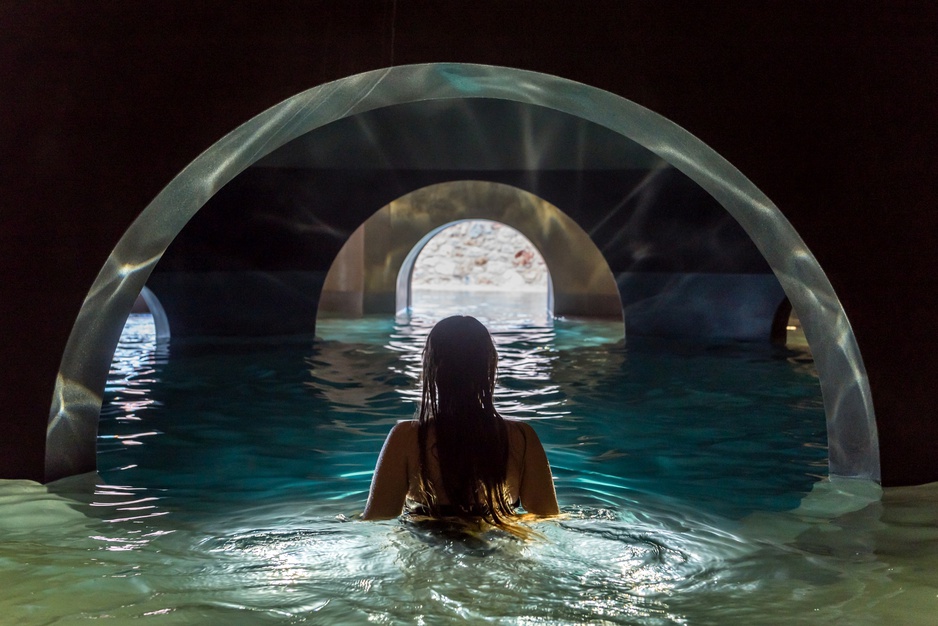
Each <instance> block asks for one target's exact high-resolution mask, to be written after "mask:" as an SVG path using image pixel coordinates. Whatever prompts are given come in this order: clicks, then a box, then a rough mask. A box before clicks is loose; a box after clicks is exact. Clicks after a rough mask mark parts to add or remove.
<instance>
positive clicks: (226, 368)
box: [0, 311, 938, 624]
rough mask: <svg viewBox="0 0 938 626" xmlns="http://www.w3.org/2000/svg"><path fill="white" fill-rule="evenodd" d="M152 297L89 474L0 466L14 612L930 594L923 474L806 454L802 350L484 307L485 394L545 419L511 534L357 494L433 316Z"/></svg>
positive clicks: (357, 612)
mask: <svg viewBox="0 0 938 626" xmlns="http://www.w3.org/2000/svg"><path fill="white" fill-rule="evenodd" d="M483 312H484V311H483ZM140 321H141V320H140V319H131V320H130V322H129V325H128V327H127V329H126V334H125V341H124V342H122V344H121V347H120V348H119V351H118V354H117V355H116V359H115V363H114V369H113V371H112V374H111V377H110V382H109V385H108V390H107V400H106V404H105V409H104V413H103V415H102V420H101V430H100V443H99V475H95V474H90V475H85V476H80V477H75V478H72V479H67V480H65V481H60V482H58V483H55V484H53V485H51V486H50V487H48V488H47V487H44V486H42V485H38V484H36V483H30V482H28V481H0V538H2V541H0V588H3V589H4V594H3V596H2V599H0V610H2V614H3V615H4V616H6V618H5V619H7V620H9V623H24V624H51V623H55V624H78V623H86V622H87V621H88V620H92V619H93V620H98V619H103V620H105V621H106V623H125V622H131V621H134V622H136V621H143V622H144V623H154V624H157V623H158V624H258V623H284V624H298V623H327V624H364V623H379V624H414V623H424V624H439V623H448V622H453V621H456V620H461V621H467V622H469V623H498V624H582V623H610V624H635V623H638V624H735V623H744V624H753V623H764V624H780V623H850V624H876V623H883V622H887V621H888V622H889V623H909V624H914V623H929V622H928V619H929V618H930V617H931V616H932V615H933V611H934V610H935V609H936V608H938V599H936V596H938V590H936V588H938V575H936V573H935V572H936V570H938V568H936V567H935V566H936V565H938V530H936V528H935V526H934V520H935V516H936V513H938V490H936V489H935V488H934V486H926V487H921V488H915V489H905V490H902V489H897V490H889V491H887V492H886V494H885V496H884V497H883V498H882V500H880V498H879V496H880V490H879V488H878V487H877V486H876V485H874V484H871V483H863V482H859V481H836V482H828V481H825V480H821V479H822V478H823V477H824V476H825V475H826V459H825V443H824V442H825V437H824V414H823V410H822V407H821V401H820V391H819V388H818V383H817V380H816V378H815V375H814V371H813V368H812V364H811V361H810V358H809V356H808V355H806V354H804V353H798V352H790V351H785V350H781V349H776V348H771V347H766V346H745V345H724V346H709V347H705V346H688V345H680V344H663V343H660V342H652V341H639V340H631V341H630V342H629V344H628V346H627V347H626V346H624V345H623V344H622V343H620V342H617V340H616V338H617V337H618V336H620V334H621V331H620V329H619V328H618V327H617V325H615V324H605V323H599V322H581V321H564V320H560V321H557V322H556V323H555V324H553V325H546V324H542V325H529V326H524V327H518V326H517V325H516V324H514V323H505V322H499V323H494V324H492V327H493V331H494V334H495V337H496V342H497V344H498V346H499V349H500V352H501V354H502V360H501V370H500V378H499V383H500V389H499V397H500V399H501V402H500V405H499V406H500V408H501V410H502V411H503V412H504V413H505V414H506V415H511V416H514V417H517V418H519V419H531V420H535V422H534V426H535V428H536V429H537V430H538V432H539V434H540V435H541V438H542V439H543V440H544V443H545V447H546V449H547V452H548V455H549V457H550V460H551V463H552V465H553V468H554V473H555V477H556V482H557V488H558V498H559V500H560V503H561V506H562V508H563V510H564V511H565V513H566V516H565V517H564V518H563V519H561V520H557V521H550V522H543V523H540V524H538V526H537V528H538V530H539V531H540V532H542V533H543V535H544V536H545V538H544V540H543V541H537V542H532V543H527V544H524V543H519V542H517V541H514V540H512V539H510V538H507V537H503V536H500V535H498V534H494V533H493V534H490V535H488V536H485V537H483V538H480V539H473V540H466V539H463V540H460V539H454V538H451V537H450V538H447V537H442V536H440V535H438V534H434V533H432V532H430V531H426V530H421V529H419V528H415V527H413V526H411V525H408V524H405V523H401V522H400V521H396V520H395V521H389V522H381V523H365V522H354V521H349V520H350V519H351V518H353V517H354V514H355V513H356V512H357V511H360V510H361V508H362V506H363V504H364V499H365V494H366V491H367V488H368V484H369V481H370V474H371V470H372V469H373V466H374V462H375V459H376V456H377V453H378V450H379V449H380V445H381V443H382V441H383V439H384V435H385V434H386V433H387V430H388V429H389V428H390V426H391V425H392V424H393V423H394V422H395V420H398V419H406V418H408V417H410V416H411V415H412V414H413V412H414V409H415V404H414V402H415V400H416V397H417V396H416V392H415V385H416V374H417V368H418V365H419V353H418V351H419V348H420V347H421V346H422V342H423V338H424V337H425V336H426V333H427V332H428V330H429V327H430V321H429V320H424V319H417V320H412V321H409V322H406V321H403V320H402V321H400V322H397V321H395V320H392V319H385V318H375V319H365V320H359V321H357V322H354V323H348V322H342V321H322V322H321V324H320V327H319V334H320V335H321V337H322V339H321V340H319V341H316V342H313V341H302V340H300V341H293V342H255V343H249V342H245V341H241V340H239V341H227V342H207V341H189V342H186V343H183V342H173V343H172V344H171V346H170V347H169V349H168V350H156V349H155V347H154V346H153V344H152V343H149V342H148V340H147V339H146V337H144V336H142V335H141V334H143V335H145V334H146V331H147V329H146V327H145V326H141V324H140ZM515 322H517V320H515ZM135 336H136V338H135ZM5 623H6V622H5Z"/></svg>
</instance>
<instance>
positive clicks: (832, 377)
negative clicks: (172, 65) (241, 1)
mask: <svg viewBox="0 0 938 626" xmlns="http://www.w3.org/2000/svg"><path fill="white" fill-rule="evenodd" d="M445 98H493V99H503V100H509V101H514V102H520V103H527V104H532V105H538V106H543V107H547V108H550V109H553V110H556V111H561V112H564V113H567V114H570V115H573V116H576V117H579V118H581V119H584V120H587V121H590V122H593V123H596V124H599V125H601V126H604V127H606V128H608V129H610V130H612V131H613V132H616V133H619V134H621V135H623V136H625V137H627V138H629V139H631V140H632V141H634V142H636V143H638V144H640V145H642V146H644V147H645V148H647V149H648V150H650V151H652V152H653V153H655V154H657V155H658V156H659V157H661V158H662V159H664V160H665V161H667V162H668V163H670V164H671V165H673V166H674V167H675V168H677V169H678V170H680V171H681V172H683V173H684V174H685V175H687V176H688V177H689V178H691V179H692V180H694V181H695V182H696V183H697V184H699V185H700V186H701V187H702V188H703V189H705V190H706V191H707V192H708V193H710V194H711V195H712V196H713V197H714V198H715V199H716V200H717V201H718V202H719V203H720V204H721V205H722V206H723V207H724V208H725V209H726V210H727V211H728V212H729V213H730V215H732V216H733V217H734V218H735V219H736V220H737V221H738V222H739V224H740V225H741V226H742V228H743V229H744V230H745V231H746V232H747V233H748V234H749V236H750V237H751V238H752V240H753V242H754V243H755V245H756V246H757V247H758V249H759V250H760V252H761V253H762V255H763V256H764V257H765V259H766V261H767V262H768V264H769V266H770V267H771V269H772V271H773V272H774V273H775V275H776V277H777V278H778V280H779V282H780V284H781V285H782V288H783V289H784V291H785V293H786V295H787V296H788V298H789V300H790V301H791V303H792V305H793V307H794V308H795V309H796V310H797V311H798V312H799V315H800V317H801V320H802V323H803V327H804V331H805V335H806V336H807V338H808V341H809V343H810V344H811V348H812V351H813V353H814V357H815V362H816V365H817V369H818V373H819V376H820V380H821V389H822V394H823V396H824V406H825V412H826V415H827V425H828V428H827V430H828V442H829V448H830V456H829V458H830V472H831V474H833V475H838V476H853V477H862V478H869V479H873V480H879V476H880V470H879V444H878V440H877V433H876V425H875V416H874V412H873V404H872V399H871V397H870V390H869V384H868V381H867V376H866V371H865V368H864V365H863V360H862V358H861V356H860V352H859V348H858V346H857V342H856V339H855V338H854V335H853V331H852V329H851V327H850V323H849V322H848V320H847V316H846V314H845V313H844V310H843V307H842V306H841V304H840V301H839V299H838V298H837V295H836V294H835V293H834V290H833V287H832V286H831V284H830V281H829V280H828V279H827V277H826V275H825V274H824V272H823V271H822V270H821V268H820V266H819V265H818V263H817V260H816V259H815V258H814V256H813V255H812V254H811V252H810V251H809V250H808V249H807V247H806V246H805V244H804V242H803V241H802V239H801V237H800V236H799V235H798V233H797V232H795V230H794V229H793V228H792V226H791V225H790V224H789V223H788V221H787V220H786V219H785V217H784V216H783V215H782V214H781V212H780V211H779V210H778V208H777V207H775V205H773V204H772V202H771V201H770V200H769V199H768V198H767V197H766V196H765V195H764V194H762V192H760V191H759V190H758V189H757V188H756V187H755V185H753V184H752V182H750V181H749V180H748V179H747V178H746V177H745V176H744V175H743V174H742V173H740V172H739V171H738V170H737V169H736V168H734V167H733V166H732V165H731V164H730V163H728V162H727V161H726V160H725V159H723V158H722V157H720V156H719V155H718V154H717V153H716V152H714V151H713V150H711V149H710V148H709V147H707V146H706V145H705V144H704V143H703V142H701V141H700V140H698V139H697V138H695V137H694V136H693V135H691V134H690V133H688V132H687V131H686V130H684V129H682V128H680V127H679V126H677V125H676V124H674V123H672V122H670V121H669V120H667V119H665V118H663V117H661V116H659V115H657V114H655V113H653V112H651V111H649V110H647V109H645V108H643V107H641V106H639V105H637V104H635V103H633V102H630V101H628V100H626V99H624V98H621V97H619V96H617V95H615V94H612V93H609V92H606V91H603V90H601V89H597V88H593V87H589V86H586V85H583V84H581V83H576V82H574V81H570V80H566V79H563V78H558V77H555V76H548V75H544V74H538V73H535V72H530V71H525V70H517V69H511V68H504V67H492V66H480V65H471V64H446V63H433V64H425V65H413V66H400V67H392V68H387V69H383V70H375V71H371V72H366V73H363V74H359V75H356V76H352V77H349V78H345V79H342V80H338V81H335V82H332V83H328V84H325V85H321V86H319V87H314V88H312V89H310V90H308V91H305V92H303V93H300V94H297V95H296V96H293V97H292V98H289V99H288V100H286V101H284V102H282V103H281V104H278V105H276V106H274V107H272V108H271V109H268V110H267V111H265V112H263V113H261V114H260V115H258V116H256V117H255V118H253V119H251V120H249V121H248V122H246V123H245V124H243V125H242V126H240V127H238V128H237V129H235V130H234V131H232V132H231V133H229V134H228V135H227V136H225V137H224V138H222V139H221V140H220V141H218V142H217V143H216V144H214V145H213V146H211V147H210V148H209V149H208V150H206V151H205V152H204V153H203V154H202V155H200V156H199V157H198V158H196V159H195V160H194V161H193V162H192V163H191V164H190V165H189V166H187V167H186V168H185V169H184V170H183V171H182V172H181V173H180V174H179V175H178V176H176V178H174V179H173V180H172V181H171V182H170V183H169V184H168V185H167V186H166V187H165V188H164V189H163V191H162V192H161V193H160V194H159V195H157V197H156V198H155V199H154V200H153V201H152V202H151V203H150V205H148V206H147V207H146V209H144V211H143V212H142V213H141V214H140V216H139V217H138V218H137V219H136V220H135V221H134V222H133V223H132V224H131V226H130V227H129V228H128V230H127V232H126V233H125V234H124V236H123V237H122V238H121V239H120V241H119V242H118V243H117V245H116V246H115V248H114V251H113V252H112V253H111V255H110V257H109V258H108V260H107V262H106V263H105V266H104V267H103V268H102V270H101V272H100V273H99V274H98V277H97V279H96V280H95V282H94V284H93V285H92V287H91V289H90V291H89V293H88V296H87V297H86V299H85V301H84V303H83V305H82V308H81V310H80V311H79V315H78V318H77V320H76V322H75V325H74V327H73V329H72V332H71V335H70V336H69V340H68V343H67V344H66V347H65V352H64V355H63V358H62V363H61V366H60V369H59V374H58V376H57V380H56V387H55V392H54V396H53V402H52V407H51V411H50V416H49V423H48V429H47V436H46V478H47V479H48V480H51V479H55V478H59V477H62V476H66V475H69V474H73V473H78V472H82V471H88V470H91V469H93V468H94V467H95V434H96V430H97V419H98V414H99V412H100V407H101V390H102V389H103V388H104V382H105V379H106V376H107V370H108V366H109V364H110V359H111V356H112V355H113V352H114V348H115V346H116V344H117V341H118V338H119V337H120V331H121V325H122V322H123V320H124V319H125V318H126V315H127V313H128V311H129V310H130V307H131V306H132V304H133V301H134V299H135V297H136V295H137V294H138V293H139V292H140V290H141V288H142V287H143V286H144V284H145V282H146V279H147V277H148V276H149V275H150V272H151V271H152V270H153V267H154V266H155V265H156V263H157V262H158V261H159V259H160V256H161V255H162V253H163V252H164V251H165V250H166V248H167V246H168V245H169V244H170V242H171V241H172V240H173V238H174V237H175V236H176V234H178V233H179V232H180V231H181V230H182V228H183V227H184V226H185V224H186V222H187V221H188V220H189V219H190V218H191V217H192V216H193V215H194V214H195V213H196V212H197V211H198V210H199V209H200V208H201V207H202V206H203V204H204V203H205V202H206V201H207V200H208V199H209V198H210V197H211V196H212V195H213V194H215V193H216V192H217V191H218V190H219V189H220V188H221V187H222V186H224V185H225V184H226V183H228V182H229V181H230V180H231V179H232V178H234V177H235V176H236V175H237V174H239V173H240V172H242V171H243V170H244V169H245V168H247V167H248V166H250V165H251V164H252V163H254V162H255V161H257V160H258V159H259V158H261V157H263V156H264V155H266V154H268V153H270V152H271V151H273V150H274V149H276V148H278V147H280V146H282V145H283V144H285V143H286V142H288V141H290V140H292V139H295V138H296V137H298V136H299V135H301V134H303V133H306V132H309V131H310V130H312V129H315V128H318V127H321V126H323V125H325V124H328V123H330V122H333V121H336V120H340V119H343V118H346V117H349V116H352V115H356V114H359V113H363V112H366V111H370V110H374V109H379V108H382V107H386V106H390V105H394V104H401V103H410V102H421V101H428V100H437V99H445Z"/></svg>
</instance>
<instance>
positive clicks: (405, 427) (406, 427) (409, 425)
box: [388, 420, 418, 439]
mask: <svg viewBox="0 0 938 626" xmlns="http://www.w3.org/2000/svg"><path fill="white" fill-rule="evenodd" d="M417 424H418V422H417V420H404V421H402V422H398V423H397V424H395V425H394V426H393V427H391V432H390V434H389V435H388V436H390V437H397V438H401V439H403V438H409V437H416V436H417Z"/></svg>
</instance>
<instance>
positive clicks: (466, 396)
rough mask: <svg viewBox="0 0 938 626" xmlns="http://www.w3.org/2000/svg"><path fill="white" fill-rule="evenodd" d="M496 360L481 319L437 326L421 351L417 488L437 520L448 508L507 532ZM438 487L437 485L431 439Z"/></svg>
mask: <svg viewBox="0 0 938 626" xmlns="http://www.w3.org/2000/svg"><path fill="white" fill-rule="evenodd" d="M497 362H498V353H497V352H496V351H495V343H494V342H493V341H492V336H491V335H489V331H488V330H486V328H485V326H483V325H482V324H481V323H480V322H479V320H477V319H475V318H473V317H469V316H465V315H457V316H454V317H448V318H446V319H444V320H442V321H440V322H438V323H437V325H436V326H434V327H433V330H431V331H430V336H429V337H427V345H426V347H425V348H424V351H423V402H422V403H421V405H420V413H419V422H420V423H419V426H418V431H417V437H418V442H419V445H420V483H421V489H422V491H423V494H424V498H425V499H426V501H427V504H428V506H429V507H430V510H431V511H433V512H434V515H436V514H438V513H439V509H438V507H437V503H438V502H439V498H440V497H441V495H442V494H445V500H444V502H447V503H448V504H450V505H453V506H455V507H457V509H458V510H459V511H461V515H462V516H464V517H470V518H482V519H486V520H488V521H489V522H490V523H492V524H495V525H496V526H502V527H505V528H507V527H508V523H507V522H506V520H508V519H509V518H510V517H511V516H512V515H513V509H512V507H511V503H510V502H509V500H508V492H507V489H506V484H505V481H506V477H507V473H508V431H507V427H506V425H505V422H504V420H502V417H501V416H500V415H499V414H498V412H497V411H496V410H495V403H494V398H493V396H494V393H495V370H496V366H497ZM431 427H432V429H433V432H434V439H433V454H434V456H435V457H436V462H437V464H438V467H439V476H440V481H439V483H438V484H433V481H431V472H430V464H429V460H428V459H429V456H428V454H429V453H428V447H429V443H428V442H429V438H428V433H429V431H430V429H431Z"/></svg>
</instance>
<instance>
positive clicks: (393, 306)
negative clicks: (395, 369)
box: [320, 181, 622, 318]
mask: <svg viewBox="0 0 938 626" xmlns="http://www.w3.org/2000/svg"><path fill="white" fill-rule="evenodd" d="M466 219H486V220H492V221H496V222H501V223H502V224H506V225H507V226H511V227H512V228H514V229H515V230H517V231H518V232H520V233H521V234H522V235H524V236H525V237H527V238H528V240H529V241H531V243H532V244H534V246H535V247H536V248H537V249H538V250H539V251H540V253H541V255H542V256H543V257H544V261H545V263H546V264H547V268H548V271H549V272H550V277H551V285H552V294H553V310H554V313H555V314H556V315H576V316H590V317H618V318H621V316H622V308H621V304H620V300H619V292H618V289H617V287H616V283H615V279H614V278H613V276H612V273H611V272H610V270H609V266H608V265H607V263H606V260H605V259H604V258H603V256H602V253H601V252H600V251H599V249H597V248H596V245H595V244H594V243H593V241H592V240H591V239H590V238H589V235H587V234H586V233H585V232H583V229H582V228H580V227H579V226H578V225H577V224H576V222H574V221H573V220H572V219H570V218H569V217H567V215H566V214H564V213H563V212H562V211H561V210H560V209H558V208H557V207H555V206H553V205H551V204H549V203H548V202H545V201H544V200H542V199H540V198H538V197H537V196H535V195H533V194H531V193H528V192H526V191H523V190H521V189H518V188H516V187H512V186H510V185H503V184H499V183H491V182H483V181H455V182H450V183H442V184H438V185H431V186H430V187H425V188H423V189H418V190H417V191H414V192H411V193H409V194H407V195H405V196H403V197H401V198H399V199H397V200H395V201H394V202H392V203H390V204H389V205H387V206H386V207H384V208H382V209H381V210H379V211H378V212H377V213H375V214H374V215H372V216H371V217H370V218H368V220H366V221H365V223H364V224H362V225H361V227H360V228H359V229H358V231H356V233H354V234H353V235H352V236H351V237H350V238H349V241H348V242H347V243H346V245H345V246H344V247H343V249H342V251H340V252H339V255H338V256H337V257H336V260H335V262H334V263H333V266H332V268H331V269H330V271H329V274H328V276H327V277H326V283H325V285H324V287H323V295H322V300H321V303H320V311H322V312H328V311H336V312H338V311H344V312H346V313H351V314H368V313H392V314H393V313H396V312H397V311H399V310H401V309H402V308H405V307H406V303H407V301H408V295H407V292H408V288H409V285H408V278H409V275H410V268H411V267H412V266H413V263H414V261H415V260H416V257H417V254H418V253H419V252H420V249H421V248H422V247H423V245H422V244H424V243H426V241H427V240H428V239H429V237H431V236H432V235H433V234H434V233H436V232H437V231H438V230H439V229H440V228H441V227H443V226H445V225H446V224H449V223H451V222H455V221H459V220H466Z"/></svg>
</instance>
